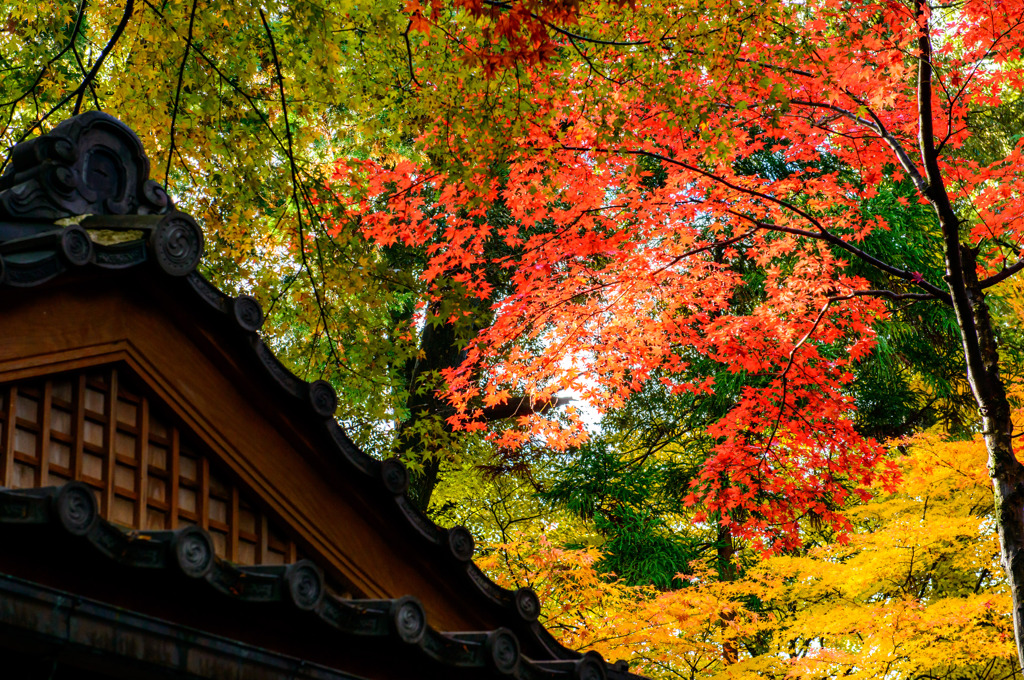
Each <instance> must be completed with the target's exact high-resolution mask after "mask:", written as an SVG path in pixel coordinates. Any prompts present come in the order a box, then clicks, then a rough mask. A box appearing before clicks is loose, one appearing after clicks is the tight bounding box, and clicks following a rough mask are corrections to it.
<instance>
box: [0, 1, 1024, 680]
mask: <svg viewBox="0 0 1024 680" xmlns="http://www.w3.org/2000/svg"><path fill="white" fill-rule="evenodd" d="M0 5H2V7H3V14H2V16H4V17H6V19H5V23H4V24H3V25H0V143H2V144H0V146H3V147H5V148H9V147H10V146H12V145H13V144H15V143H17V142H18V141H21V140H23V139H26V138H28V137H30V136H32V135H34V134H37V133H39V132H40V131H44V130H47V129H49V128H51V127H52V126H53V125H54V124H56V123H57V122H59V121H60V120H62V119H63V118H65V117H67V116H69V115H72V114H73V113H76V112H81V111H85V110H91V109H102V110H104V111H107V112H108V113H111V114H112V115H115V116H117V117H119V118H121V119H122V120H124V121H125V122H126V123H128V124H129V125H131V126H132V127H133V128H134V129H135V130H137V131H138V133H139V134H140V136H141V137H142V138H143V141H144V144H145V145H146V147H147V149H148V151H149V153H150V156H151V158H152V160H153V167H152V176H153V177H154V178H155V179H157V180H158V181H161V182H163V183H165V184H166V186H167V188H168V190H169V193H170V194H171V195H172V196H173V197H174V198H175V200H176V202H177V203H178V205H179V207H180V208H181V209H183V210H186V211H188V212H190V213H192V214H193V215H194V216H196V217H197V218H198V219H199V220H200V221H201V222H202V223H203V224H204V227H205V230H206V235H207V244H208V246H207V253H206V258H205V261H204V267H205V269H206V272H205V273H206V274H207V275H208V276H209V277H210V278H212V279H213V280H215V281H216V282H217V283H218V284H219V285H221V286H222V287H224V288H226V289H228V290H233V291H236V292H246V293H248V294H251V295H254V296H256V297H257V298H258V299H259V300H260V301H261V302H262V304H263V306H264V309H265V310H267V312H268V317H269V322H268V324H267V326H266V327H265V331H266V332H267V333H269V334H270V336H271V338H272V343H273V346H274V348H275V350H276V351H277V352H278V354H279V356H281V357H282V359H284V360H285V361H286V362H287V363H288V364H289V365H290V367H292V368H293V369H294V370H295V371H296V372H298V373H299V374H301V375H304V376H306V377H308V378H310V379H313V378H325V379H327V380H330V381H331V382H332V384H334V385H335V387H336V388H337V390H338V393H339V402H340V407H339V411H338V417H339V418H340V419H341V420H342V422H343V423H344V424H345V426H346V428H347V430H348V431H349V433H350V434H351V435H352V437H353V438H354V439H355V440H356V441H357V442H358V443H359V444H360V445H361V446H363V447H364V448H365V449H366V450H367V451H369V452H371V453H372V454H374V455H376V456H379V457H387V456H400V457H402V458H403V460H405V461H406V463H407V464H408V465H409V466H410V468H411V470H412V471H413V472H414V473H415V482H414V485H413V493H414V495H415V498H416V500H417V501H418V502H419V504H420V505H421V507H423V508H424V509H425V510H426V511H427V512H428V513H429V514H430V515H431V516H432V517H433V518H434V519H435V520H436V521H438V522H440V523H442V524H445V525H450V524H464V525H466V526H468V527H469V528H471V529H472V530H473V532H474V534H475V535H476V536H477V537H478V538H479V546H478V547H479V555H478V557H479V560H480V561H481V563H482V564H483V565H484V566H485V568H487V569H488V570H489V573H491V574H492V576H493V577H494V578H495V579H496V580H498V581H499V582H502V583H504V584H506V585H509V586H513V585H524V584H525V585H530V586H532V587H534V588H536V589H538V591H539V592H540V593H541V595H542V601H543V602H544V604H545V614H544V615H545V621H546V623H547V625H548V626H549V628H550V629H551V630H552V632H554V633H555V635H556V636H558V637H559V639H561V640H562V641H563V642H564V643H565V644H566V645H568V646H571V647H575V648H581V649H582V648H592V649H596V650H598V651H599V652H601V653H602V654H603V655H605V656H606V657H607V658H609V659H620V658H621V659H626V660H628V661H630V663H631V664H632V667H633V669H634V670H637V671H639V672H641V673H645V674H649V675H650V676H651V677H657V678H662V677H664V678H679V677H683V678H713V677H728V678H762V677H763V678H775V677H790V676H793V677H807V678H839V677H844V678H845V677H850V678H880V677H885V678H905V679H911V678H918V679H921V680H923V679H924V678H976V679H977V680H982V679H986V680H988V679H992V680H995V679H998V678H1009V677H1014V676H1015V675H1016V674H1019V672H1020V671H1019V668H1018V667H1017V666H1016V664H1017V661H1016V652H1015V646H1014V630H1013V622H1012V619H1011V617H1010V615H1009V612H1011V610H1012V604H1011V596H1010V591H1009V588H1008V586H1007V580H1006V578H1005V572H1004V569H1003V566H1002V565H1001V564H1000V550H1001V548H1000V543H999V540H998V539H997V534H996V529H997V525H998V526H999V527H1001V526H1002V524H1000V522H1003V520H1002V519H1001V514H1000V512H999V511H998V510H997V503H996V502H995V501H993V495H992V483H991V480H990V479H989V473H988V471H987V470H986V464H987V463H986V461H987V460H988V461H989V463H988V464H989V465H991V460H993V458H992V456H993V454H992V446H991V443H990V442H986V440H984V438H983V437H982V434H983V430H984V431H985V432H984V433H985V434H988V433H989V432H988V430H986V427H988V426H987V425H986V424H985V422H984V421H983V419H982V418H981V417H980V416H979V414H978V406H977V402H976V399H975V396H974V395H972V390H971V385H970V384H969V382H968V379H967V376H968V370H967V366H966V364H965V354H964V342H966V341H965V340H964V337H966V336H965V335H963V333H962V330H963V327H964V321H963V319H962V318H961V317H958V316H957V310H956V309H955V305H953V304H952V303H951V302H950V299H949V298H950V295H951V294H950V293H949V292H947V290H946V287H947V284H948V282H949V276H950V271H951V265H950V262H949V253H948V247H946V246H944V242H943V238H944V234H945V233H946V232H944V230H946V231H948V227H947V225H946V224H945V223H944V222H943V221H942V216H941V215H938V216H937V213H936V210H935V208H934V206H935V205H936V202H935V201H934V200H932V201H931V204H929V198H928V197H929V196H931V194H929V192H930V191H931V192H933V191H934V190H935V187H936V186H938V184H937V182H936V177H938V176H939V175H938V174H935V173H940V174H941V175H942V176H943V177H945V178H946V180H945V181H946V185H945V186H946V187H948V190H949V195H950V196H951V197H952V198H949V199H948V200H947V202H948V203H950V205H951V206H952V207H953V209H955V211H956V212H957V215H958V216H959V218H958V219H959V223H958V225H956V226H955V227H954V231H955V230H956V229H959V232H957V233H959V235H960V238H961V240H962V241H963V243H964V244H965V246H966V247H967V250H966V251H964V253H965V254H964V255H963V257H965V258H966V261H967V262H968V264H967V265H965V267H964V268H963V271H965V272H967V274H966V276H967V278H968V279H969V281H968V284H970V279H971V276H973V277H974V279H973V280H974V284H971V285H974V287H973V288H971V287H970V285H969V286H968V288H969V289H970V291H971V292H972V293H975V298H974V299H975V300H976V301H979V300H980V301H981V302H974V303H972V304H975V306H976V307H977V308H980V307H979V305H982V306H984V309H985V313H986V314H988V315H989V317H990V319H991V321H992V324H993V328H994V329H995V330H994V334H995V340H994V341H993V345H992V346H993V347H995V346H998V361H999V365H1000V366H1001V373H999V376H1000V381H1001V382H1000V385H1002V386H1003V388H1004V390H1005V392H1006V394H1007V395H1008V400H1007V404H1008V405H1009V406H1010V407H1012V408H1014V409H1016V408H1017V407H1018V406H1019V405H1020V396H1021V394H1022V392H1021V390H1022V387H1024V382H1022V378H1024V335H1022V334H1021V331H1020V328H1021V321H1022V315H1024V289H1022V288H1021V283H1020V281H1019V280H1016V279H1014V278H1012V276H1011V275H1012V274H1014V273H1016V272H1017V271H1019V270H1020V268H1021V266H1020V265H1019V261H1018V258H1019V256H1020V252H1021V239H1022V238H1024V227H1022V225H1021V224H1020V221H1021V216H1022V215H1024V212H1022V211H1021V203H1020V200H1021V186H1020V178H1019V177H1018V175H1017V167H1018V166H1019V165H1020V162H1019V161H1020V159H1019V157H1018V156H1019V151H1020V148H1021V147H1020V144H1019V142H1020V133H1019V130H1020V124H1021V118H1022V114H1024V107H1022V105H1021V98H1020V92H1021V79H1020V75H1021V71H1020V65H1021V54H1020V50H1021V47H1022V43H1024V35H1022V34H1021V21H1022V17H1024V12H1022V9H1021V8H1020V7H1019V6H1018V4H1016V3H1008V2H978V1H976V0H968V1H966V2H963V3H957V4H954V5H941V6H940V5H934V6H929V5H927V4H924V3H920V2H916V3H915V2H909V3H905V2H895V1H884V2H882V1H879V2H866V1H865V2H855V3H850V2H833V1H831V0H825V1H819V0H816V1H815V2H811V3H786V2H778V3H776V2H757V3H753V2H744V1H742V0H726V1H716V2H701V3H690V2H660V1H659V2H654V3H647V4H640V3H633V4H628V3H614V2H613V3H603V2H601V3H576V2H572V3H563V2H548V1H546V0H538V1H535V2H504V1H498V0H459V1H454V2H440V1H438V2H431V3H420V2H417V1H416V0H405V1H403V2H397V1H395V0H380V1H378V2H374V3H357V2H351V1H349V0H323V1H321V2H305V1H302V0H281V1H278V2H266V3H262V4H259V3H250V2H245V1H242V2H238V1H233V2H223V1H221V0H208V1H202V2H201V1H200V0H163V1H158V0H141V1H137V0H126V1H124V2H121V1H113V0H81V1H80V2H78V3H62V4H47V3H24V2H21V1H19V0H9V1H8V2H2V3H0ZM929 31H931V33H929ZM922 36H923V37H922ZM929 36H932V37H931V38H930V40H931V42H930V43H929V42H928V39H929ZM923 39H924V40H925V42H922V40H923ZM929 50H933V51H929ZM922 64H927V67H928V68H929V69H933V71H929V73H930V75H928V78H930V79H931V78H934V88H933V89H934V92H933V91H932V89H929V90H928V92H927V96H926V97H924V98H923V99H922V98H921V97H920V96H919V95H920V93H921V92H922V91H924V90H923V87H924V85H923V83H924V82H925V81H924V80H923V77H924V76H922V75H921V73H922V68H923V67H922ZM927 84H928V87H929V88H932V84H933V80H928V81H927ZM922 102H927V105H928V106H934V107H935V113H934V115H931V114H929V116H930V117H929V118H928V120H929V121H932V120H933V119H934V121H936V127H937V130H936V131H935V132H934V133H928V134H927V135H925V134H924V133H922V132H921V125H922V121H924V120H925V117H924V116H923V114H922V113H921V111H922V110H923V107H924V106H925V105H924V104H922ZM925 138H927V139H929V140H931V141H929V142H928V144H931V145H932V147H931V151H932V152H933V154H932V155H933V156H935V157H936V158H938V159H939V160H937V161H936V163H937V164H936V165H935V169H934V172H933V171H932V169H931V168H930V166H928V164H927V163H926V162H925V161H922V163H923V164H924V165H923V166H922V167H923V169H922V170H917V169H916V165H915V164H916V163H917V161H914V160H909V161H906V162H904V160H903V157H902V156H900V155H899V153H901V152H902V153H904V155H906V154H907V153H908V152H907V150H909V151H910V152H913V153H917V148H918V147H919V146H921V144H923V143H922V142H920V141H919V140H920V139H925ZM935 140H937V142H936V141H935ZM936 145H937V146H936ZM925 146H927V144H925ZM921 153H922V154H923V155H922V158H925V160H927V159H928V158H929V157H930V156H929V154H928V149H927V148H926V149H924V151H922V152H921ZM924 166H928V167H924ZM915 173H917V174H915ZM922 173H923V174H922ZM929 173H931V174H929ZM943 191H946V189H945V188H944V189H943ZM954 235H955V234H954ZM975 264H976V266H975ZM954 288H955V287H954ZM982 303H983V304H982ZM1008 418H1010V419H1012V421H1015V422H1019V415H1018V413H1017V411H1016V410H1014V411H1013V413H1012V415H1011V416H1008ZM1007 422H1010V420H1008V421H1007ZM1007 436H1008V437H1009V436H1010V434H1007ZM1011 455H1012V453H1011Z"/></svg>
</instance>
